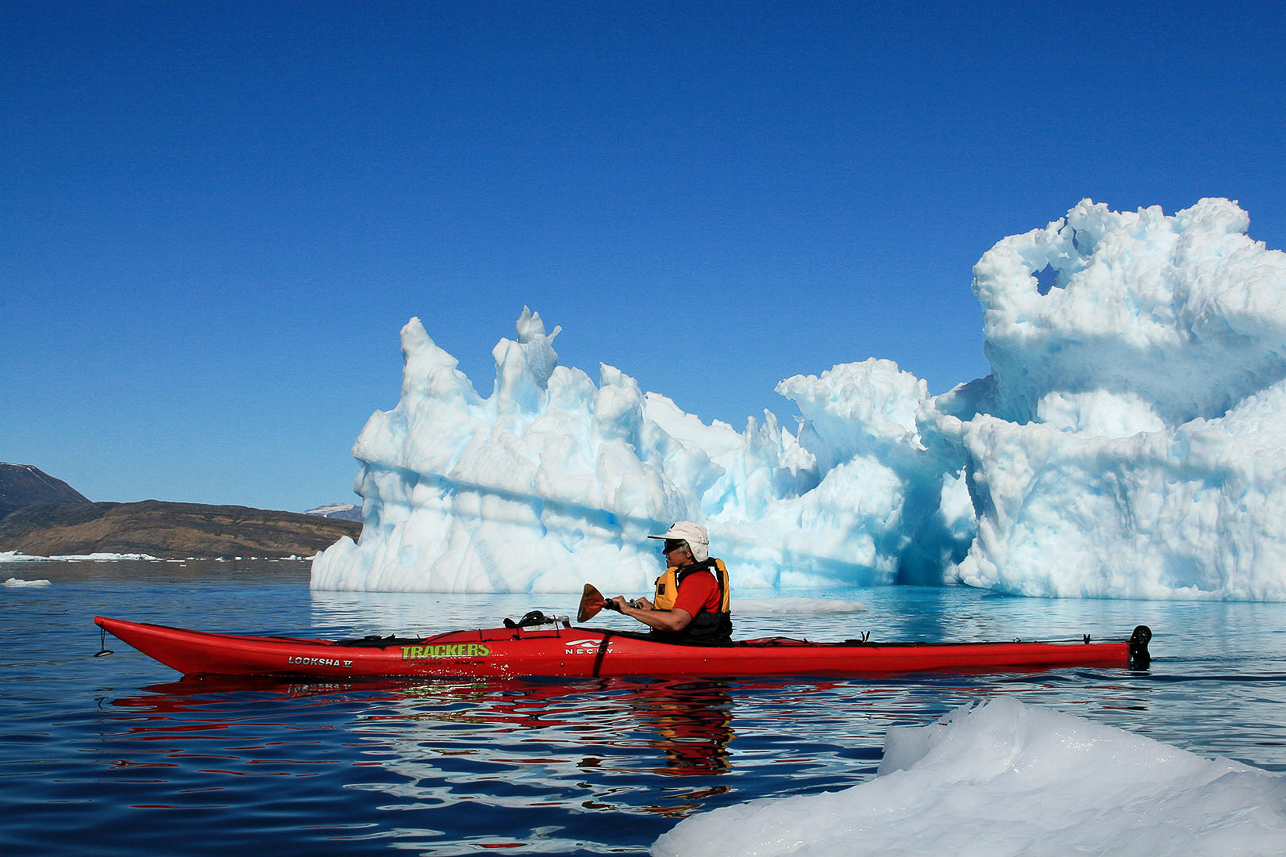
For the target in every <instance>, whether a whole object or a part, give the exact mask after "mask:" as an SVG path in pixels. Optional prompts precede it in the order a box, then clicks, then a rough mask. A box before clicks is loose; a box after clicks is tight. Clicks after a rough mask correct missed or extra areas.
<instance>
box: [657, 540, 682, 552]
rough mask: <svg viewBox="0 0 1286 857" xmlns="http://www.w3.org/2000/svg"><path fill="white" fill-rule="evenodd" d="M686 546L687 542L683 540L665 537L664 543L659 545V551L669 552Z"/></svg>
mask: <svg viewBox="0 0 1286 857" xmlns="http://www.w3.org/2000/svg"><path fill="white" fill-rule="evenodd" d="M687 546H688V543H687V542H685V541H675V540H674V539H666V540H665V544H664V545H662V546H661V553H670V552H671V551H677V550H684V549H686V548H687Z"/></svg>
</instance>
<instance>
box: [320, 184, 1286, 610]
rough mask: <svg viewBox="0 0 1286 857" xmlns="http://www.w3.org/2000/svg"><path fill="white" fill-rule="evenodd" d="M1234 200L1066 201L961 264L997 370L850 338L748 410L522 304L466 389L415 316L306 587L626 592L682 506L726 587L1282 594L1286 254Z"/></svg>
mask: <svg viewBox="0 0 1286 857" xmlns="http://www.w3.org/2000/svg"><path fill="white" fill-rule="evenodd" d="M1248 227H1249V218H1248V217H1247V215H1246V213H1245V212H1244V211H1242V210H1241V209H1240V208H1239V207H1238V206H1237V205H1236V204H1235V203H1232V202H1229V201H1228V200H1223V199H1204V200H1201V201H1200V202H1198V203H1197V204H1196V205H1194V206H1193V207H1192V208H1189V209H1186V210H1184V211H1180V212H1178V213H1176V214H1174V215H1172V216H1166V215H1164V214H1163V213H1162V211H1161V210H1160V208H1148V209H1140V210H1139V211H1137V212H1114V211H1111V210H1109V209H1108V207H1107V206H1105V205H1102V204H1095V203H1093V202H1090V201H1089V200H1085V201H1083V202H1081V203H1080V204H1078V205H1077V206H1076V207H1075V208H1073V209H1072V210H1071V211H1069V212H1068V213H1067V215H1066V216H1065V217H1063V218H1060V219H1059V220H1056V221H1054V222H1053V223H1050V224H1049V225H1048V226H1046V227H1044V228H1042V229H1035V230H1032V231H1031V232H1028V233H1026V234H1024V235H1017V236H1012V237H1009V238H1005V239H1003V240H1002V241H1000V242H999V243H997V244H996V246H995V247H993V248H992V249H991V250H989V251H988V252H987V253H986V254H984V255H983V257H982V258H981V260H979V262H978V264H977V265H976V266H975V268H974V281H973V289H974V292H975V294H976V295H977V297H978V299H979V301H980V302H981V303H982V307H983V317H984V328H983V331H982V336H983V341H984V348H985V353H986V355H987V357H988V360H989V361H990V363H991V366H992V369H993V372H992V374H990V375H988V376H987V377H986V378H983V379H978V380H974V381H969V382H967V383H964V384H961V385H960V386H958V387H956V388H955V389H953V390H951V391H949V392H947V393H944V394H942V395H938V396H933V395H930V394H929V391H928V386H927V384H926V383H925V382H924V381H923V380H921V379H919V378H916V377H915V376H913V375H911V374H910V373H907V372H903V371H901V370H900V369H899V368H898V367H897V365H896V364H894V363H892V362H889V361H887V360H879V359H868V360H865V361H863V362H858V363H848V364H841V365H838V366H835V367H833V368H831V369H830V370H828V371H826V372H823V373H821V375H818V376H812V375H809V376H802V375H796V376H793V377H789V378H786V379H785V380H784V381H782V382H781V383H780V384H778V386H777V392H778V393H780V394H781V395H783V396H784V397H785V398H786V399H789V400H790V401H791V402H792V403H793V404H794V406H795V407H796V408H797V409H798V411H799V416H798V418H797V419H796V420H793V421H791V423H792V424H791V425H785V424H783V422H782V421H781V420H779V419H778V417H777V416H775V415H774V414H773V413H772V412H770V411H765V412H764V413H763V415H762V417H752V418H750V419H749V420H748V421H747V424H746V426H745V428H744V429H743V430H740V431H738V430H737V429H735V428H733V427H732V426H729V425H727V424H725V423H721V422H718V421H716V422H713V423H710V424H706V423H705V422H703V421H702V420H701V419H700V418H699V417H697V416H695V415H692V414H687V413H684V412H683V411H682V410H680V409H679V408H678V407H677V406H676V405H675V404H674V402H672V401H671V400H669V399H667V398H666V397H665V396H662V395H659V394H657V393H645V392H643V391H642V390H641V389H640V388H639V386H638V384H637V383H636V382H635V381H634V379H632V378H631V377H629V376H628V375H627V374H625V373H624V372H622V371H620V370H619V369H616V368H614V367H611V366H607V365H603V366H601V367H600V369H599V373H598V378H597V380H595V379H593V378H591V377H590V376H589V375H588V374H586V373H585V372H582V371H581V370H579V369H575V368H568V367H564V366H559V365H558V360H557V354H556V353H555V351H554V347H553V346H554V340H555V338H556V337H557V335H558V333H559V329H558V328H555V329H554V330H553V332H552V333H551V332H547V330H546V327H545V324H544V321H543V320H542V319H541V318H540V316H539V314H537V313H533V312H531V311H530V310H527V309H525V308H524V310H523V313H522V316H521V317H520V318H519V320H518V325H517V338H516V339H512V340H510V339H502V340H501V341H500V343H499V344H498V345H497V346H496V348H495V349H494V351H493V356H494V358H495V365H496V375H495V383H494V387H493V390H492V393H491V395H490V396H485V397H484V396H481V395H479V393H478V392H477V391H476V390H475V389H474V386H473V384H472V383H471V382H470V381H469V379H468V378H467V377H466V376H465V375H464V374H463V373H462V372H461V371H460V370H459V369H458V368H457V361H456V360H455V358H453V357H452V356H451V355H449V354H447V353H446V352H445V351H443V350H442V349H441V348H439V347H438V346H437V345H436V344H435V343H434V342H433V341H432V339H430V337H429V335H428V334H427V332H426V331H425V329H424V327H423V325H422V324H421V323H420V321H419V320H418V319H412V320H411V321H410V322H409V323H408V324H407V325H406V326H405V328H403V330H402V354H403V358H404V363H405V366H404V371H403V378H402V392H401V399H400V401H399V402H398V404H397V406H396V407H395V408H393V409H392V410H390V411H380V412H377V413H375V414H374V415H373V416H372V417H371V418H370V420H369V421H368V423H367V425H366V427H365V428H364V429H363V430H362V432H361V435H360V436H359V437H358V439H357V442H356V444H355V446H354V448H353V453H354V455H355V456H356V457H357V459H358V460H359V461H360V462H361V464H362V472H361V475H360V476H359V477H358V480H357V484H356V486H355V487H356V490H357V492H358V493H359V494H360V495H361V496H362V498H363V531H362V536H361V539H360V541H359V542H357V543H354V542H353V541H352V540H351V539H347V538H344V539H341V540H340V541H339V542H337V543H336V544H335V545H333V546H331V547H330V548H328V549H327V550H325V551H324V552H322V553H321V554H319V555H318V556H317V558H316V559H315V560H314V563H313V571H312V586H313V587H314V588H316V589H356V590H421V591H454V592H491V591H495V592H575V591H578V590H579V589H580V587H581V586H582V585H583V584H584V583H585V582H586V581H591V582H594V583H595V584H596V585H599V586H600V587H608V588H610V589H612V590H614V591H618V592H643V591H646V590H647V589H648V588H649V587H650V585H651V583H652V580H653V578H654V577H655V575H656V573H657V571H658V569H657V565H658V558H657V556H656V554H655V552H654V551H653V550H652V549H651V546H650V544H649V543H647V542H646V540H645V538H644V537H645V535H646V534H647V533H650V532H659V531H662V530H663V529H664V527H665V526H666V525H667V524H668V523H669V522H671V521H675V520H680V519H692V520H697V521H700V522H702V523H704V524H705V525H706V526H707V527H708V528H709V529H710V532H711V539H712V544H711V548H712V553H714V554H715V555H718V556H721V557H722V558H723V559H724V560H725V561H727V563H728V566H729V569H730V570H731V571H732V573H733V580H734V587H735V588H739V589H746V588H750V589H772V590H778V591H780V590H789V589H793V588H809V589H812V590H819V589H826V588H833V587H836V586H864V585H880V584H891V583H927V584H935V583H944V582H945V583H951V582H963V583H967V584H969V585H972V586H978V587H984V588H989V589H993V590H996V591H1000V592H1006V593H1016V594H1026V595H1044V596H1081V597H1106V598H1193V599H1198V598H1213V599H1248V600H1284V599H1286V563H1282V562H1281V561H1280V557H1282V556H1286V254H1283V253H1282V252H1281V251H1279V250H1269V249H1267V248H1266V247H1265V246H1264V245H1263V243H1262V242H1255V241H1252V240H1251V239H1250V238H1249V237H1247V235H1246V231H1247V229H1248ZM926 335H932V332H931V331H926Z"/></svg>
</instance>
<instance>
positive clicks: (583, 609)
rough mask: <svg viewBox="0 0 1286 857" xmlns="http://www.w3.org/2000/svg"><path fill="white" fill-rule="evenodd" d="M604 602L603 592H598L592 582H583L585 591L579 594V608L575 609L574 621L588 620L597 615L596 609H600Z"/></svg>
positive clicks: (605, 601)
mask: <svg viewBox="0 0 1286 857" xmlns="http://www.w3.org/2000/svg"><path fill="white" fill-rule="evenodd" d="M606 603H607V600H606V599H605V598H603V593H601V592H599V591H598V589H597V588H596V587H595V586H594V584H592V583H587V584H585V591H584V592H582V593H581V596H580V609H579V610H577V611H576V621H577V622H588V621H589V620H590V619H593V618H594V617H595V616H597V615H598V611H600V610H602V609H603V606H604V605H605V604H606Z"/></svg>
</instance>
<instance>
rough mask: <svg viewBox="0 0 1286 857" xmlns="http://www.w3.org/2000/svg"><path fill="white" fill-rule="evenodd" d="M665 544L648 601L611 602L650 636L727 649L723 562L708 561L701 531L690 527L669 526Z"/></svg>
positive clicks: (729, 615)
mask: <svg viewBox="0 0 1286 857" xmlns="http://www.w3.org/2000/svg"><path fill="white" fill-rule="evenodd" d="M648 538H649V539H664V541H665V544H664V545H663V547H662V548H661V553H663V554H664V555H665V561H666V566H667V568H666V570H665V573H664V574H662V575H661V576H660V577H658V578H657V579H656V593H655V595H654V596H653V598H652V600H651V601H649V600H648V599H646V598H639V599H637V600H635V601H629V600H627V599H626V598H625V596H623V595H618V596H616V597H615V598H613V599H611V600H612V603H614V604H615V605H616V606H617V608H618V609H619V610H620V611H621V613H623V614H624V615H626V616H631V617H633V618H635V619H637V620H638V621H640V622H642V623H643V624H644V625H647V626H648V627H649V628H651V629H652V635H653V636H655V637H657V638H659V639H662V640H665V641H667V642H676V643H702V644H705V645H710V644H713V643H727V642H730V641H731V640H732V611H731V610H730V608H729V604H730V601H731V595H732V592H731V590H732V587H731V585H730V584H729V582H728V569H727V568H726V567H725V566H724V564H723V560H721V559H712V558H711V557H710V536H709V535H708V534H707V533H706V528H705V527H703V526H701V525H700V524H697V523H693V522H692V521H679V522H678V523H677V524H672V525H671V526H670V529H669V530H667V531H666V532H665V533H663V534H661V535H656V536H648Z"/></svg>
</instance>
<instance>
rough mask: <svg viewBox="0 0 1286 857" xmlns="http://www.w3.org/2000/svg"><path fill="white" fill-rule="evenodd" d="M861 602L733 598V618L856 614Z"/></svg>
mask: <svg viewBox="0 0 1286 857" xmlns="http://www.w3.org/2000/svg"><path fill="white" fill-rule="evenodd" d="M865 609H866V605H865V604H863V603H862V602H861V601H844V600H842V599H839V598H734V599H733V600H732V613H733V615H734V616H816V615H819V614H823V613H857V612H859V611H861V610H865Z"/></svg>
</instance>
